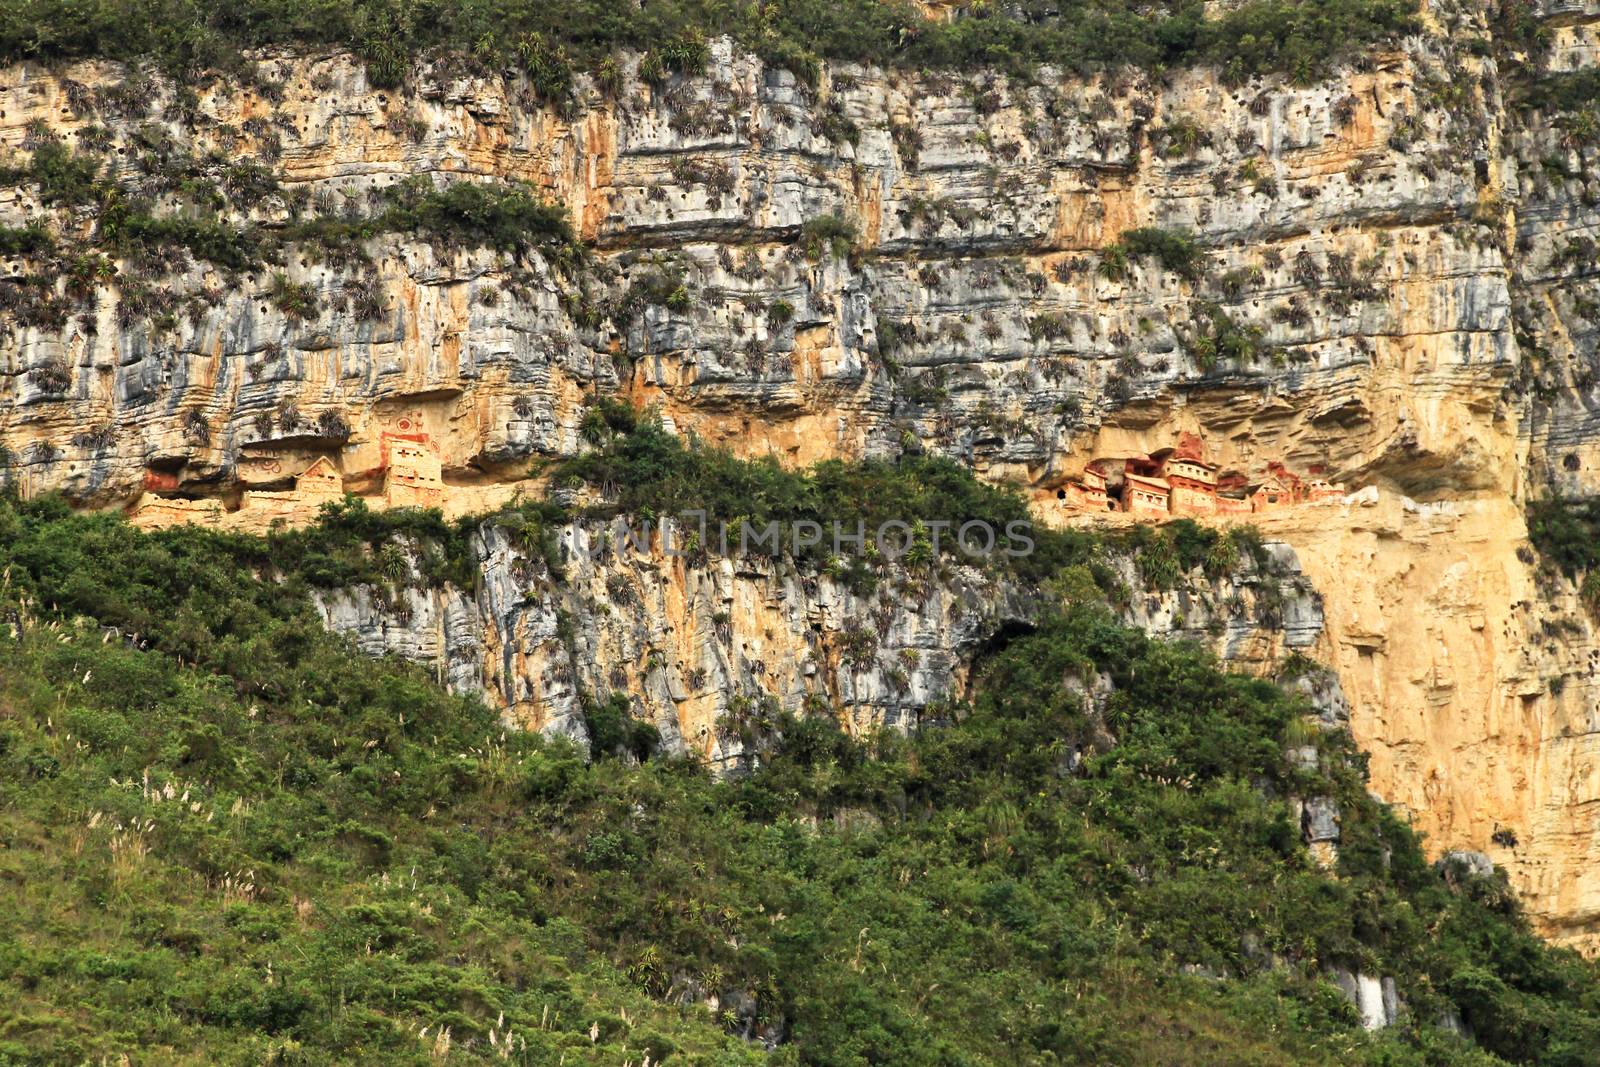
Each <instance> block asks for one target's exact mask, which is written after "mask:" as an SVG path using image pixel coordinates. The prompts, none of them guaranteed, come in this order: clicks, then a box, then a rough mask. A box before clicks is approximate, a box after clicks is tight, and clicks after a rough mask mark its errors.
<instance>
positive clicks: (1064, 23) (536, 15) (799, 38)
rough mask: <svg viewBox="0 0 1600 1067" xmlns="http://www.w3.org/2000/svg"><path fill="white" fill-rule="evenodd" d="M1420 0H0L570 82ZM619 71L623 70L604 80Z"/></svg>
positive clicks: (1110, 38) (137, 29)
mask: <svg viewBox="0 0 1600 1067" xmlns="http://www.w3.org/2000/svg"><path fill="white" fill-rule="evenodd" d="M1415 9H1416V5H1415V3H1414V2H1412V0H1246V2H1245V3H1243V4H1241V5H1239V6H1238V7H1235V8H1233V9H1232V10H1229V11H1226V12H1224V13H1222V14H1221V15H1219V16H1217V17H1214V18H1208V17H1206V15H1205V14H1204V5H1201V4H1197V3H1191V2H1187V0H1168V2H1165V3H1156V4H1153V5H1145V6H1138V7H1136V6H1131V5H1127V4H1125V3H1123V2H1120V0H1068V2H1066V3H1057V2H1054V0H1020V2H1019V3H1015V4H1008V5H1004V6H1001V5H992V6H991V5H985V4H980V5H975V6H974V7H972V8H970V9H969V10H968V11H967V12H966V13H965V15H964V16H963V17H960V18H958V19H956V20H955V21H952V22H948V23H946V22H937V21H935V22H930V21H929V20H927V19H926V18H924V17H923V15H922V14H921V12H920V11H919V10H918V9H917V8H916V7H915V6H914V5H913V4H911V3H908V2H904V0H843V2H837V3H835V2H825V0H769V2H765V3H758V2H756V0H727V2H718V3H712V2H710V0H652V2H651V3H649V4H646V5H643V6H642V7H639V6H636V5H631V4H616V3H612V2H610V0H566V2H564V3H544V4H541V3H532V2H529V0H474V2H471V3H459V4H458V3H443V2H440V0H229V2H223V0H194V2H184V3H180V2H178V0H27V2H22V3H11V4H7V5H4V6H0V60H10V61H14V60H21V59H70V58H77V57H85V56H104V57H110V58H118V59H133V58H137V57H141V56H153V57H156V58H157V59H158V60H159V61H160V62H161V63H162V64H163V65H164V66H166V67H167V68H168V69H170V70H173V71H176V72H181V73H184V74H189V75H192V74H194V73H197V72H199V71H203V70H207V69H212V70H229V69H235V70H236V69H238V68H239V67H240V58H239V50H240V49H243V48H251V47H272V46H288V47H308V46H309V47H328V46H333V47H353V48H354V50H355V51H356V52H357V53H359V54H360V55H362V56H363V57H365V58H366V60H367V63H368V71H369V77H370V78H371V79H372V81H373V82H374V83H375V84H378V85H384V86H393V85H397V84H399V83H400V81H402V80H403V79H404V77H405V75H406V72H407V70H408V69H409V65H410V62H411V60H412V58H413V57H414V56H416V55H418V54H420V53H423V52H425V51H428V50H430V49H450V50H455V51H457V52H459V53H461V54H463V55H466V56H470V57H473V58H474V59H476V60H478V61H481V62H483V63H484V64H485V65H486V66H492V67H495V68H501V67H504V66H505V65H507V64H511V65H516V66H520V67H522V68H523V69H524V70H525V72H526V73H527V74H528V76H529V78H530V79H531V80H532V82H533V84H534V86H535V89H536V91H538V92H539V93H541V94H542V95H545V96H546V97H554V96H559V95H561V94H564V93H565V92H566V91H567V90H568V88H569V87H570V85H571V82H572V73H573V70H574V69H575V68H579V67H604V65H605V61H606V60H607V59H608V58H609V57H610V54H611V53H613V52H615V51H617V50H622V49H632V50H636V51H639V52H643V53H645V60H644V66H643V68H642V70H641V73H642V74H644V75H645V76H646V78H647V79H664V78H665V77H666V76H668V75H669V74H670V73H672V72H684V71H692V70H697V69H699V67H700V66H703V65H704V63H705V59H706V40H707V39H708V38H709V37H711V36H713V35H716V34H721V33H726V34H730V35H732V36H733V38H734V39H735V40H736V41H738V42H739V43H740V44H741V45H743V46H745V47H747V48H751V49H753V50H755V51H756V52H758V53H760V54H761V55H763V56H764V57H765V58H766V59H767V60H768V61H770V62H773V63H776V64H778V65H781V66H786V67H789V68H791V69H794V70H796V71H797V72H799V73H801V74H803V75H806V76H810V77H814V76H815V72H816V69H817V64H818V62H819V61H820V60H822V59H841V60H851V61H857V62H863V63H872V64H878V65H883V66H908V67H912V68H923V67H944V68H974V67H1000V68H1009V69H1012V70H1018V71H1020V70H1025V69H1027V68H1030V67H1032V66H1034V65H1036V64H1041V63H1049V64H1053V65H1055V66H1057V67H1060V68H1064V69H1066V70H1069V71H1078V72H1084V71H1091V70H1096V69H1103V68H1108V67H1113V66H1118V65H1121V64H1133V65H1135V66H1140V67H1145V68H1155V67H1162V66H1181V65H1191V64H1216V65H1218V66H1220V67H1222V69H1223V72H1224V74H1226V75H1227V76H1229V77H1230V78H1244V77H1247V76H1250V75H1253V74H1260V73H1266V72H1271V71H1281V72H1284V73H1287V74H1289V75H1290V76H1291V77H1294V78H1295V79H1297V80H1300V81H1310V80H1314V79H1315V78H1316V77H1319V76H1321V75H1322V74H1324V73H1326V71H1327V70H1328V68H1329V66H1330V64H1331V63H1333V62H1334V61H1336V60H1337V59H1338V58H1340V57H1341V56H1344V55H1348V54H1349V53H1350V52H1352V51H1353V50H1356V49H1360V48H1363V47H1367V46H1369V45H1371V44H1372V43H1374V42H1376V41H1379V40H1382V39H1386V38H1393V37H1395V36H1397V35H1399V34H1401V33H1404V32H1408V31H1409V30H1411V29H1413V28H1415V26H1416V25H1417V23H1416V17H1415ZM606 80H607V81H608V83H614V81H615V71H614V68H612V69H611V72H610V74H609V75H608V77H607V79H606Z"/></svg>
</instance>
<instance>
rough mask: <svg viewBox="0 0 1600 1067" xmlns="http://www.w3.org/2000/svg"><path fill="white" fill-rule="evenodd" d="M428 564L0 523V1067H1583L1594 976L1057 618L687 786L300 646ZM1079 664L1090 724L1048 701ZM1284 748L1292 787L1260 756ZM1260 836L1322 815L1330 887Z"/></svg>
mask: <svg viewBox="0 0 1600 1067" xmlns="http://www.w3.org/2000/svg"><path fill="white" fill-rule="evenodd" d="M675 462H676V461H675ZM717 462H730V461H727V460H725V458H724V459H720V460H718V461H717ZM836 473H837V472H836ZM751 477H753V478H757V479H758V480H759V478H761V477H767V475H764V474H762V473H761V472H759V471H758V472H754V473H753V474H752V475H751ZM947 489H948V487H947ZM457 536H458V535H457V533H456V532H454V531H452V530H450V528H448V527H446V526H445V525H444V524H443V523H441V522H439V521H438V520H437V518H436V517H429V516H427V515H414V514H400V515H389V516H384V517H381V518H380V517H377V516H371V515H366V514H365V513H362V512H360V511H359V510H356V511H354V512H352V511H350V510H349V509H342V510H336V511H335V512H333V513H331V514H330V517H329V522H328V524H327V525H325V526H324V527H323V528H321V529H318V530H313V531H310V532H307V533H303V534H285V535H281V536H279V537H277V538H275V539H274V540H273V541H272V542H270V543H269V542H267V541H264V540H259V539H254V538H243V537H228V536H222V535H217V534H212V533H206V532H201V531H196V530H179V531H167V532H161V533H155V534H145V533H140V532H138V531H135V530H133V529H131V528H130V527H128V526H127V525H125V524H124V523H123V522H122V521H121V520H119V519H117V518H114V517H107V516H83V515H74V514H71V513H70V512H69V511H68V510H67V509H66V508H65V507H64V506H63V505H62V504H60V503H59V502H56V501H53V500H43V501H36V502H31V503H26V504H24V503H19V502H18V501H16V500H15V499H14V498H3V497H0V573H3V574H4V578H3V580H0V915H3V916H4V918H3V919H0V1063H52V1064H54V1063H100V1062H111V1063H116V1062H120V1061H119V1059H118V1057H119V1056H121V1055H124V1054H125V1055H126V1056H127V1057H128V1061H129V1062H132V1063H152V1064H155V1063H160V1064H169V1063H179V1064H202V1063H203V1064H214V1063H217V1064H223V1063H237V1064H258V1063H265V1062H271V1063H283V1064H327V1063H385V1064H404V1063H436V1062H446V1063H448V1062H460V1063H466V1062H486V1063H495V1062H501V1061H505V1062H511V1063H519V1064H549V1065H552V1067H554V1065H557V1064H563V1063H564V1064H569V1065H576V1064H608V1065H618V1064H624V1063H632V1064H635V1065H639V1064H642V1062H643V1061H644V1060H645V1057H647V1056H648V1057H649V1062H650V1063H651V1064H659V1063H668V1064H729V1065H732V1064H747V1063H748V1064H755V1063H772V1064H828V1065H858V1064H906V1065H935V1064H937V1065H947V1064H948V1065H956V1064H1066V1063H1083V1064H1118V1063H1126V1064H1140V1065H1149V1064H1185V1065H1189V1064H1228V1065H1236V1064H1349V1063H1372V1064H1396V1065H1398V1064H1441V1065H1442V1064H1474V1063H1484V1064H1488V1063H1499V1062H1513V1063H1530V1064H1552V1065H1553V1064H1565V1065H1579V1064H1591V1063H1593V1062H1594V1059H1593V1057H1594V1049H1595V1048H1597V1047H1600V973H1597V971H1596V969H1595V967H1594V966H1592V965H1590V964H1587V963H1585V962H1583V961H1582V960H1580V959H1579V958H1578V957H1576V956H1574V955H1572V954H1569V953H1563V952H1557V951H1553V950H1551V949H1550V948H1548V947H1547V946H1545V945H1544V944H1543V943H1542V942H1540V941H1539V940H1538V939H1536V938H1534V937H1533V936H1531V935H1530V934H1529V932H1528V931H1527V929H1526V927H1525V924H1524V923H1523V922H1522V920H1521V919H1520V918H1519V916H1518V914H1517V910H1516V906H1515V904H1514V902H1513V901H1512V899H1511V898H1510V896H1509V894H1508V893H1507V892H1506V891H1505V889H1504V887H1503V885H1502V884H1501V883H1500V882H1499V881H1497V880H1482V879H1481V880H1471V879H1462V878H1453V879H1452V881H1453V882H1456V883H1458V884H1455V885H1454V887H1452V886H1451V885H1449V884H1447V882H1446V880H1445V879H1444V878H1443V877H1442V876H1441V875H1440V874H1438V873H1436V872H1435V871H1434V870H1433V869H1432V868H1431V867H1429V866H1428V865H1427V864H1426V863H1425V862H1424V859H1423V857H1422V855H1421V852H1420V850H1419V848H1418V843H1417V841H1416V840H1415V839H1414V838H1413V837H1412V835H1411V834H1410V833H1409V832H1408V831H1407V830H1406V829H1405V828H1404V827H1403V826H1402V825H1401V824H1400V823H1399V822H1398V821H1397V820H1396V819H1394V818H1393V817H1392V816H1391V815H1390V814H1389V813H1388V812H1387V810H1386V809H1384V808H1382V807H1381V806H1378V805H1376V804H1374V803H1373V802H1371V801H1370V800H1369V799H1367V798H1366V796H1365V793H1364V790H1363V788H1362V782H1361V777H1360V774H1359V771H1358V768H1359V766H1360V763H1361V760H1360V758H1359V756H1358V755H1357V754H1356V753H1354V752H1352V751H1351V750H1350V749H1349V747H1348V743H1347V742H1346V741H1345V740H1344V739H1343V738H1340V737H1336V736H1328V735H1323V734H1319V733H1318V732H1316V731H1315V730H1313V729H1312V728H1310V727H1309V726H1308V724H1307V723H1306V722H1305V721H1304V719H1303V718H1302V716H1301V710H1302V709H1301V708H1299V707H1298V706H1297V705H1296V703H1295V702H1294V701H1292V700H1291V699H1289V698H1287V697H1285V696H1284V695H1283V693H1282V691H1280V690H1279V689H1278V688H1277V687H1275V686H1274V685H1272V684H1270V683H1268V682H1265V681H1256V680H1249V679H1245V678H1242V677H1238V676H1234V675H1230V674H1227V673H1224V672H1223V671H1222V670H1220V669H1219V668H1218V666H1217V665H1216V664H1215V663H1214V662H1212V661H1210V660H1209V659H1208V658H1207V657H1206V656H1204V655H1202V654H1201V653H1199V652H1197V651H1195V650H1192V649H1189V648H1186V647H1182V646H1176V645H1171V644H1164V643H1159V642H1152V641H1150V640H1147V639H1146V638H1144V637H1143V636H1142V635H1140V634H1138V633H1136V632H1133V631H1130V630H1128V629H1126V628H1124V627H1121V626H1119V625H1117V624H1116V623H1115V622H1114V621H1113V620H1112V617H1111V615H1110V614H1109V612H1108V610H1107V609H1106V608H1105V607H1104V605H1103V604H1100V603H1097V602H1095V597H1093V596H1090V595H1087V593H1086V592H1085V590H1092V589H1093V588H1095V585H1094V582H1093V581H1087V582H1084V581H1078V582H1070V581H1069V582H1063V583H1059V584H1060V585H1061V586H1063V587H1067V586H1070V587H1071V588H1073V589H1075V590H1077V592H1078V597H1077V603H1076V604H1075V605H1074V606H1072V607H1070V608H1064V609H1063V611H1062V612H1061V614H1059V615H1058V616H1055V617H1052V618H1049V619H1047V620H1045V621H1043V622H1042V623H1041V624H1040V625H1039V626H1038V628H1037V629H1035V630H1034V631H1032V632H1029V633H1023V634H1018V635H1015V636H1014V637H1012V639H1010V640H1009V641H1008V642H1007V643H1005V644H1003V645H1001V646H1000V647H998V648H997V649H996V650H995V651H994V652H993V653H992V654H991V655H990V656H989V657H988V658H987V659H986V661H985V662H984V664H983V665H982V667H981V670H980V675H979V676H980V684H979V686H978V692H977V696H976V697H975V698H974V699H973V700H972V702H971V703H970V704H963V705H959V706H952V707H951V708H950V709H948V713H949V714H948V717H949V718H950V719H951V720H952V722H951V724H950V725H948V726H946V727H944V728H940V729H934V730H929V731H927V732H926V733H924V734H922V735H921V736H918V737H914V738H911V739H909V740H906V739H900V738H895V737H878V738H873V739H870V740H869V741H864V742H862V741H854V740H851V739H848V738H846V737H845V736H844V735H842V734H841V733H840V732H839V730H838V729H837V727H836V726H835V725H834V720H833V718H832V716H831V715H829V714H828V713H827V709H826V708H825V707H817V708H814V709H811V710H810V711H809V712H808V713H807V714H806V715H804V716H802V717H799V718H795V717H790V716H786V715H783V714H781V713H780V712H778V711H777V710H776V709H774V708H771V707H768V706H764V705H762V704H761V703H759V702H755V703H752V705H751V706H750V707H749V709H748V711H747V712H746V713H744V714H742V715H741V721H740V722H739V723H737V724H736V726H737V728H739V729H741V730H744V731H747V732H748V736H750V737H751V738H752V739H753V740H754V741H755V742H756V743H758V744H760V745H762V746H764V748H765V750H766V752H767V758H766V760H765V763H764V765H763V767H762V769H760V770H759V771H757V772H755V773H754V774H752V775H750V776H748V777H745V778H742V779H738V780H732V781H722V782H718V781H713V780H712V779H711V778H710V777H709V776H708V774H707V773H706V772H705V771H704V770H703V769H702V768H699V767H696V766H693V765H691V764H689V763H686V762H682V761H676V760H671V759H665V758H660V757H654V758H650V759H648V760H646V761H645V762H643V763H640V762H638V761H637V760H636V759H635V758H634V757H633V756H631V755H627V756H624V755H620V754H619V753H622V752H624V751H625V750H626V749H627V747H628V746H626V745H624V744H621V743H616V744H613V743H611V742H608V741H602V742H601V744H600V745H597V749H599V750H600V751H598V752H597V753H596V757H595V758H594V760H593V761H592V762H590V761H589V760H588V758H587V757H588V755H589V754H588V753H580V752H579V751H577V750H576V749H574V748H572V747H571V746H569V745H567V744H565V743H553V742H549V741H544V740H542V739H540V738H538V737H536V736H529V735H525V734H520V733H516V732H510V731H507V730H505V729H504V728H503V727H502V726H501V724H500V723H499V722H498V720H497V718H496V716H495V715H494V714H493V713H491V712H490V711H489V710H487V709H486V708H485V707H483V706H482V705H481V704H480V703H478V702H476V701H472V700H467V699H461V698H457V697H453V696H450V695H448V694H446V693H444V692H442V691H441V690H440V689H439V688H437V687H436V686H435V685H434V684H433V683H432V682H431V681H430V680H429V679H428V678H427V677H425V676H424V675H423V673H422V672H420V671H419V670H417V669H415V668H413V667H410V666H407V665H405V664H401V663H395V662H382V663H374V662H372V661H369V660H366V659H363V658H361V657H359V656H358V655H356V654H354V653H353V652H352V650H351V649H350V648H349V647H347V646H346V645H345V644H344V643H343V642H342V641H341V640H340V639H338V638H335V637H333V636H330V635H328V634H326V633H325V632H324V631H323V630H322V629H321V628H320V626H319V624H318V622H317V619H316V617H315V615H314V613H313V611H312V610H311V607H310V602H309V599H308V597H307V589H308V587H309V585H310V584H312V583H326V582H329V581H338V580H346V579H348V578H349V577H352V576H361V577H372V576H374V575H377V576H382V575H384V574H385V573H389V574H392V575H399V574H401V573H402V572H403V571H404V570H405V568H403V567H395V566H393V557H395V556H396V555H397V554H400V553H404V554H405V555H407V556H411V555H416V554H418V553H421V554H423V555H425V556H428V558H429V560H430V561H431V562H430V564H429V567H430V571H431V573H434V574H436V575H437V576H439V577H441V578H442V577H444V576H447V575H449V574H451V573H454V574H455V575H456V576H457V577H461V576H462V575H463V574H465V573H469V572H470V566H467V565H464V564H463V561H461V560H460V559H459V558H456V559H452V558H451V553H452V552H456V551H458V550H457V549H451V548H449V542H451V540H452V539H453V538H456V537H457ZM1146 536H1149V535H1146ZM1162 536H1172V535H1162ZM430 545H431V546H433V547H428V546H430ZM402 546H404V547H402ZM419 546H422V547H419ZM441 546H442V547H441ZM1168 547H1170V545H1169V546H1168ZM1079 548H1080V549H1082V551H1084V552H1088V553H1090V554H1091V555H1092V554H1093V552H1094V551H1095V549H1094V546H1093V545H1089V546H1087V547H1085V546H1082V545H1080V546H1079ZM1152 557H1153V558H1157V557H1159V558H1168V557H1163V556H1161V553H1160V552H1157V551H1154V550H1152ZM467 564H470V561H467ZM1168 565H1170V562H1169V563H1168ZM1088 571H1089V568H1082V572H1081V573H1088ZM1080 576H1081V574H1080ZM387 580H403V579H401V578H399V577H392V578H389V579H387ZM1095 669H1099V670H1103V671H1106V672H1107V673H1109V675H1110V676H1111V678H1112V679H1113V681H1114V682H1115V684H1116V687H1117V688H1116V692H1115V695H1114V696H1113V697H1112V698H1111V699H1110V700H1109V701H1108V702H1107V704H1106V706H1105V708H1104V709H1103V712H1101V713H1099V714H1091V713H1090V712H1089V711H1087V710H1086V709H1085V707H1084V706H1083V705H1082V703H1081V702H1080V701H1078V700H1077V699H1075V698H1073V697H1071V696H1070V695H1068V692H1067V691H1066V690H1065V689H1064V688H1063V685H1062V683H1063V680H1064V679H1066V678H1069V677H1086V676H1088V675H1089V673H1091V672H1092V671H1093V670H1095ZM590 713H591V720H592V722H593V723H594V724H595V726H596V727H597V733H598V734H600V735H601V736H603V737H612V738H615V737H617V736H619V735H618V727H619V726H625V725H626V719H625V704H624V703H623V702H620V701H613V700H607V699H604V695H603V694H597V695H596V697H595V699H594V700H593V701H592V702H591V708H590ZM623 732H624V733H625V732H626V731H623ZM1113 739H1114V741H1115V743H1112V740H1113ZM1310 743H1314V744H1317V745H1318V746H1319V747H1320V750H1321V755H1320V759H1319V761H1318V763H1319V765H1320V767H1321V769H1320V770H1314V771H1307V770H1303V769H1300V768H1299V767H1298V766H1297V765H1296V764H1294V763H1291V762H1290V761H1289V760H1287V759H1286V758H1285V755H1284V752H1285V750H1286V748H1287V747H1288V746H1290V745H1305V744H1310ZM636 747H640V748H641V750H642V751H648V746H647V745H646V746H636ZM1079 747H1081V748H1082V749H1083V750H1084V751H1085V752H1086V756H1085V759H1084V762H1083V764H1082V766H1081V767H1078V768H1076V769H1072V768H1070V767H1069V761H1068V755H1069V753H1071V752H1072V751H1073V750H1074V748H1079ZM608 750H610V751H608ZM1296 796H1298V797H1313V796H1326V797H1332V798H1335V799H1336V800H1337V801H1338V803H1339V805H1340V807H1341V809H1342V813H1343V823H1342V825H1343V835H1344V840H1343V847H1342V849H1341V853H1340V861H1339V868H1338V870H1337V871H1332V872H1324V871H1322V870H1320V869H1318V868H1317V867H1316V865H1315V864H1314V863H1313V862H1312V861H1311V859H1310V857H1309V855H1308V853H1307V851H1306V849H1305V847H1304V846H1303V845H1302V843H1301V838H1300V833H1299V828H1298V826H1297V825H1296V824H1295V823H1294V822H1293V821H1292V819H1291V814H1290V811H1291V809H1290V806H1289V803H1288V799H1289V798H1290V797H1296ZM1330 966H1341V967H1345V968H1347V969H1350V970H1360V971H1363V972H1365V973H1368V974H1383V975H1393V976H1395V977H1396V979H1397V980H1398V983H1399V987H1400V989H1401V992H1402V995H1403V996H1404V998H1405V1000H1406V1002H1407V1004H1408V1008H1409V1019H1410V1022H1409V1023H1408V1024H1406V1025H1403V1026H1399V1027H1395V1028H1392V1029H1390V1030H1388V1031H1385V1032H1383V1033H1381V1034H1380V1035H1377V1036H1369V1035H1367V1034H1365V1033H1363V1032H1362V1030H1361V1029H1360V1027H1359V1025H1358V1024H1357V1021H1356V1019H1355V1017H1354V1013H1353V1010H1352V1009H1351V1008H1350V1006H1349V1005H1348V1004H1347V1003H1346V1002H1345V1001H1344V999H1343V998H1342V997H1341V996H1340V994H1339V993H1338V992H1337V990H1336V989H1335V988H1334V986H1333V985H1332V984H1331V983H1330V982H1329V981H1328V980H1327V979H1326V969H1327V968H1328V967H1330ZM713 998H714V1000H713ZM1450 1011H1453V1012H1455V1013H1456V1014H1458V1015H1459V1016H1460V1017H1461V1018H1462V1019H1464V1020H1465V1021H1466V1023H1467V1024H1468V1026H1470V1028H1471V1029H1472V1030H1473V1031H1474V1032H1475V1034H1476V1035H1477V1040H1478V1045H1476V1046H1475V1045H1471V1044H1468V1043H1466V1042H1464V1041H1462V1040H1460V1039H1458V1038H1456V1037H1454V1036H1452V1035H1451V1034H1448V1033H1446V1032H1445V1031H1444V1030H1442V1029H1439V1028H1438V1027H1436V1026H1435V1025H1434V1024H1435V1022H1436V1021H1438V1020H1440V1019H1441V1018H1443V1017H1444V1016H1445V1014H1446V1013H1447V1012H1450ZM444 1035H447V1036H444Z"/></svg>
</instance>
